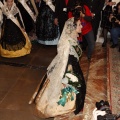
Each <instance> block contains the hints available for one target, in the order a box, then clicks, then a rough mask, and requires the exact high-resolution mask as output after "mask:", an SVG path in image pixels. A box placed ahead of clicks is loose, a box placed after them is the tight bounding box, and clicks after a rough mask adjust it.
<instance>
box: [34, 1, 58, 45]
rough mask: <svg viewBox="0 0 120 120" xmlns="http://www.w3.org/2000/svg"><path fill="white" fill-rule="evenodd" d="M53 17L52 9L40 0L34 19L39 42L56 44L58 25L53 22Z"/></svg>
mask: <svg viewBox="0 0 120 120" xmlns="http://www.w3.org/2000/svg"><path fill="white" fill-rule="evenodd" d="M54 19H55V18H54V12H53V10H52V9H51V8H50V7H49V6H48V5H46V3H45V2H44V1H42V3H41V7H40V12H39V15H38V17H37V20H36V35H37V37H38V42H39V43H41V44H45V45H55V44H56V45H57V43H58V39H59V29H58V26H56V25H55V24H54Z"/></svg>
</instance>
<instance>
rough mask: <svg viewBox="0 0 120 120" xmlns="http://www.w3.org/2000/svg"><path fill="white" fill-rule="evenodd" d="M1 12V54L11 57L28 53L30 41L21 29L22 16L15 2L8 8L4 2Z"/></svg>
mask: <svg viewBox="0 0 120 120" xmlns="http://www.w3.org/2000/svg"><path fill="white" fill-rule="evenodd" d="M2 12H3V24H2V35H1V45H0V52H1V56H3V57H8V58H12V57H20V56H24V55H27V54H29V53H30V51H31V43H30V41H29V38H28V36H27V34H26V32H24V31H23V29H22V28H23V23H22V18H21V16H20V12H19V10H18V8H17V7H16V5H15V3H13V5H12V7H11V9H10V10H9V9H8V7H7V5H6V3H4V6H3V7H2Z"/></svg>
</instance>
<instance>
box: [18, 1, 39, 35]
mask: <svg viewBox="0 0 120 120" xmlns="http://www.w3.org/2000/svg"><path fill="white" fill-rule="evenodd" d="M16 5H17V7H18V8H19V10H20V13H21V15H22V18H23V22H24V25H25V30H26V32H27V33H29V32H31V31H32V30H33V29H34V26H35V22H36V16H37V15H38V10H37V8H36V5H35V2H34V0H18V1H17V2H16Z"/></svg>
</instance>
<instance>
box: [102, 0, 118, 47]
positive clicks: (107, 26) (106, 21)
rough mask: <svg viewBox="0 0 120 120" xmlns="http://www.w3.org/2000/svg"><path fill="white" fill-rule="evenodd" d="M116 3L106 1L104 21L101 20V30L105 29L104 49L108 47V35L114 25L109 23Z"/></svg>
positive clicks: (103, 31) (103, 13)
mask: <svg viewBox="0 0 120 120" xmlns="http://www.w3.org/2000/svg"><path fill="white" fill-rule="evenodd" d="M115 4H116V2H112V0H106V3H105V8H104V10H102V20H101V28H103V30H102V33H103V38H104V41H103V44H102V47H106V44H107V34H108V31H110V29H111V28H112V23H111V22H110V21H109V17H110V14H111V13H112V12H113V10H112V6H114V5H115Z"/></svg>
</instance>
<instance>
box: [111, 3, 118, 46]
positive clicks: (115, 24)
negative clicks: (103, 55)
mask: <svg viewBox="0 0 120 120" xmlns="http://www.w3.org/2000/svg"><path fill="white" fill-rule="evenodd" d="M109 20H110V22H112V25H113V26H112V29H111V38H112V40H113V44H112V46H111V48H115V47H117V45H118V39H119V37H120V2H119V3H118V4H117V6H116V14H115V15H113V14H111V15H110V18H109Z"/></svg>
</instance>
